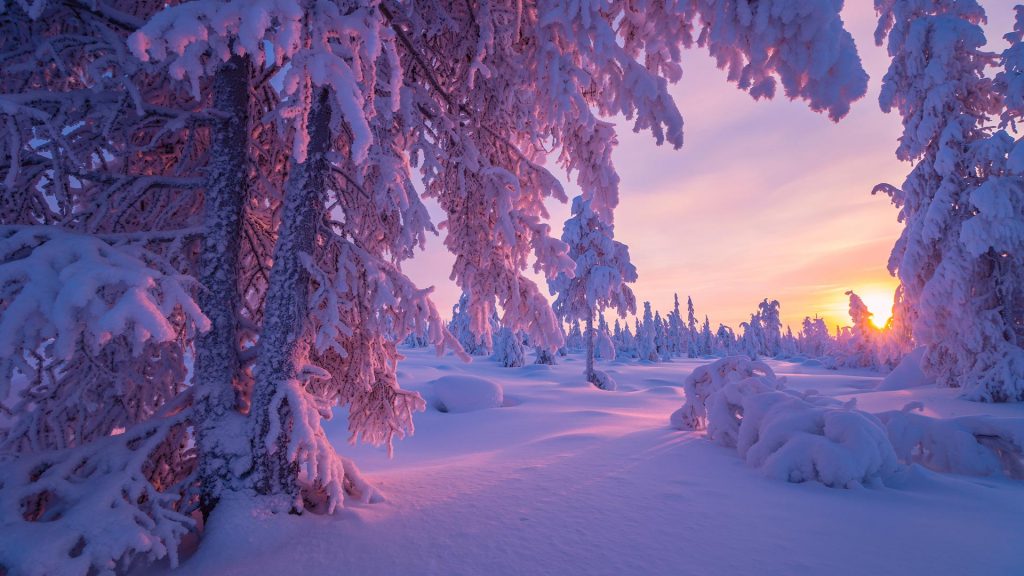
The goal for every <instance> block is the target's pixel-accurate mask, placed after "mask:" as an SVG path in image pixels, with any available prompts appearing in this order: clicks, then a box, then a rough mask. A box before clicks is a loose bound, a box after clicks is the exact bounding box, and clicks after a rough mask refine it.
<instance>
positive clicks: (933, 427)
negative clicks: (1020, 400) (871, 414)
mask: <svg viewBox="0 0 1024 576" xmlns="http://www.w3.org/2000/svg"><path fill="white" fill-rule="evenodd" d="M908 407H909V406H908ZM878 418H879V419H880V420H881V421H882V422H883V423H884V424H885V426H886V429H887V430H888V435H889V440H890V441H891V443H892V446H893V448H894V449H895V450H896V455H897V456H898V457H899V459H900V460H901V461H902V462H904V463H906V464H920V465H922V466H924V467H926V468H930V469H932V470H936V471H938V472H952V473H954V474H969V475H972V476H998V475H1004V474H1005V475H1006V476H1009V477H1010V478H1016V479H1018V480H1024V460H1022V459H1024V421H1022V420H1021V419H1019V418H996V417H991V416H965V417H962V418H949V419H940V418H930V417H928V416H924V415H923V414H914V413H912V412H910V411H908V410H903V411H891V412H883V413H881V414H879V415H878Z"/></svg>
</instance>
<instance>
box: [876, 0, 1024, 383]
mask: <svg viewBox="0 0 1024 576" xmlns="http://www.w3.org/2000/svg"><path fill="white" fill-rule="evenodd" d="M875 7H876V10H877V11H878V13H879V14H880V19H879V24H878V29H877V31H876V34H875V38H876V41H877V42H878V43H879V44H880V43H881V42H882V41H883V40H885V39H886V38H888V44H887V49H888V52H889V55H890V56H891V57H892V63H891V65H890V66H889V71H888V72H887V73H886V75H885V78H884V79H883V82H882V92H881V95H880V99H879V102H880V104H881V106H882V109H883V110H884V111H886V112H889V111H891V110H893V109H895V110H897V111H898V112H899V113H900V115H901V116H902V117H903V128H904V130H903V136H902V137H901V138H900V145H899V147H898V148H897V150H896V155H897V157H898V158H900V159H901V160H905V161H908V162H914V163H915V164H914V168H913V170H912V171H911V172H910V174H909V175H908V176H907V179H906V180H905V181H904V183H903V185H902V186H901V187H900V188H896V187H894V186H890V185H884V184H883V185H879V186H878V187H876V191H878V190H880V191H883V192H885V193H887V194H888V195H889V196H890V198H891V199H892V202H893V204H894V205H895V206H896V207H897V208H898V209H899V210H900V213H899V219H900V221H902V222H904V223H905V227H904V230H903V233H902V235H901V236H900V238H899V240H898V241H897V243H896V246H895V247H894V248H893V252H892V255H891V257H890V260H889V270H890V272H892V273H894V274H898V276H899V278H900V282H901V284H902V286H903V290H904V293H903V295H904V297H905V298H906V300H907V301H908V302H909V303H910V305H911V309H912V311H913V317H912V318H910V322H911V323H912V325H913V328H914V337H915V339H916V340H917V341H918V343H920V344H922V345H924V346H925V347H926V351H925V354H924V358H923V361H922V365H923V368H924V370H925V371H926V373H928V374H930V375H932V376H934V377H935V378H936V380H937V381H938V382H939V383H940V384H943V385H946V386H960V385H961V384H962V385H963V386H964V387H965V394H966V396H967V397H969V398H972V399H975V400H985V401H1007V400H1022V399H1024V385H1021V382H1024V355H1022V352H1021V350H1020V348H1019V346H1017V345H1016V344H1015V343H1013V342H1012V341H1009V340H1007V335H1008V334H1009V333H1010V332H1011V331H1010V330H1007V329H1006V328H1007V322H1006V318H1007V316H1003V315H1002V314H1001V312H1000V311H1001V310H1003V311H1010V310H1012V309H1013V308H1014V305H1013V304H1012V300H1013V298H1014V296H1013V295H1012V293H1013V291H1014V290H1013V288H1010V289H1009V290H1007V287H1008V286H1012V285H1013V284H1015V283H1016V280H1011V283H1010V284H1009V285H1008V284H1006V283H1005V282H1004V280H1006V279H1010V278H1017V277H1019V274H1018V273H1017V272H1010V271H1009V270H1011V269H1012V270H1019V267H1018V266H1015V265H1014V263H1013V262H1012V258H1011V257H1010V256H1009V253H1007V256H1006V257H1003V256H1002V253H1003V252H1002V250H1001V246H997V245H996V244H999V243H998V242H996V243H992V242H988V241H986V240H982V239H981V238H980V237H979V236H978V235H977V234H975V232H976V231H978V230H980V229H987V228H989V226H988V225H986V224H985V223H984V221H985V218H987V217H988V215H987V214H986V210H985V208H986V195H987V194H988V192H986V190H991V189H992V188H989V187H988V185H987V184H988V183H987V182H986V180H990V179H991V178H992V176H997V175H998V174H999V172H1000V168H999V167H998V166H999V165H1000V164H1002V160H1001V158H1004V157H1005V151H1001V152H996V153H993V150H992V149H991V147H990V146H989V145H987V144H986V140H987V129H986V123H987V122H988V121H989V119H990V118H991V117H992V116H993V115H996V114H998V113H999V101H1000V98H999V94H998V93H997V91H996V89H995V84H994V82H993V80H992V79H991V78H990V77H989V76H988V75H987V74H986V70H987V68H988V67H989V65H990V64H991V63H992V62H993V59H992V56H991V55H990V54H989V53H987V52H985V51H984V50H983V49H982V48H983V47H984V45H985V36H984V33H983V31H982V29H981V26H980V25H981V23H982V22H984V21H985V18H986V17H985V12H984V10H983V9H982V8H981V6H979V5H978V4H977V3H974V2H958V1H954V0H937V1H935V2H929V3H920V2H897V1H895V0H876V2H875ZM997 138H998V139H1002V140H1004V141H1006V139H1003V138H999V137H997ZM989 143H992V141H991V140H989ZM998 146H999V145H998V144H996V147H998ZM993 169H994V171H993ZM993 185H994V186H996V185H997V184H993ZM975 200H977V201H978V202H979V203H980V206H979V205H978V204H975V205H973V206H972V202H974V201H975ZM979 208H980V209H979ZM988 208H989V209H990V210H991V208H992V206H991V204H989V205H988ZM975 212H978V214H975ZM982 214H985V215H982ZM1017 214H1018V215H1019V212H1017ZM972 220H973V221H975V222H972ZM1018 222H1019V220H1018ZM997 228H998V227H997ZM1004 229H1005V228H1004ZM962 234H963V238H962V237H961V236H962ZM1009 316H1012V312H1010V314H1009ZM1011 322H1012V320H1011ZM1014 340H1015V337H1014Z"/></svg>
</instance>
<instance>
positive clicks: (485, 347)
mask: <svg viewBox="0 0 1024 576" xmlns="http://www.w3.org/2000/svg"><path fill="white" fill-rule="evenodd" d="M468 305H469V295H468V294H466V293H465V292H463V293H462V295H461V296H460V297H459V301H458V303H456V304H455V305H454V306H452V318H451V320H449V321H448V331H449V332H451V333H452V335H453V336H454V337H455V338H456V339H457V340H458V342H459V345H460V346H461V347H462V349H463V350H464V351H465V352H466V353H467V354H469V355H471V356H486V355H488V354H490V346H489V344H488V343H487V342H485V341H484V338H485V337H486V336H484V335H480V334H478V333H476V332H474V331H473V327H472V326H471V323H472V319H471V318H470V316H469V307H468Z"/></svg>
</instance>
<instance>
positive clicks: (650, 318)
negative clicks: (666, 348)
mask: <svg viewBox="0 0 1024 576" xmlns="http://www.w3.org/2000/svg"><path fill="white" fill-rule="evenodd" d="M637 322H638V324H637V327H636V350H637V353H638V354H639V357H640V359H641V360H645V361H647V362H658V361H659V360H661V356H660V355H659V354H658V345H657V340H656V335H655V328H654V314H653V313H651V303H650V302H644V319H643V323H639V322H640V319H639V318H637Z"/></svg>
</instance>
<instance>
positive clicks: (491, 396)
mask: <svg viewBox="0 0 1024 576" xmlns="http://www.w3.org/2000/svg"><path fill="white" fill-rule="evenodd" d="M433 387H434V394H435V396H436V398H437V405H436V406H437V409H438V410H439V411H441V412H472V411H474V410H486V409H488V408H498V407H500V406H501V405H502V403H503V402H504V400H505V399H504V394H503V392H502V389H501V386H500V385H499V384H498V383H496V382H492V381H490V380H484V379H483V378H476V377H474V376H454V375H453V376H443V377H441V378H438V379H437V380H434V382H433Z"/></svg>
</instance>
